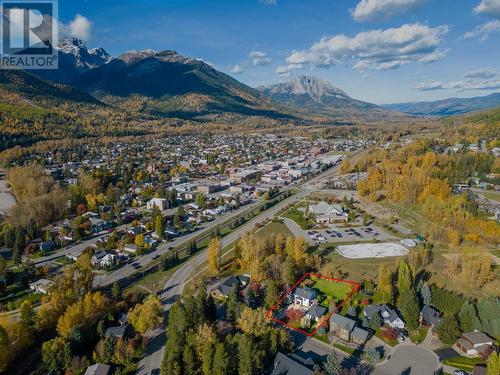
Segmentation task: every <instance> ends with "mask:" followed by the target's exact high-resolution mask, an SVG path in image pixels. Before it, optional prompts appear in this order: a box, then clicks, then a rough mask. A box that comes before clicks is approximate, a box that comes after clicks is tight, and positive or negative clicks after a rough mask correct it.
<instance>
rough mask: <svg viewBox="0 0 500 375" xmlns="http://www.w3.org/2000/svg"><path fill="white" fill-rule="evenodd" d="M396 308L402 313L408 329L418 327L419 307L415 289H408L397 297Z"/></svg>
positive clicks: (411, 329) (412, 329)
mask: <svg viewBox="0 0 500 375" xmlns="http://www.w3.org/2000/svg"><path fill="white" fill-rule="evenodd" d="M398 308H399V310H400V311H401V313H402V314H403V319H404V321H405V322H406V325H407V327H408V329H409V330H410V331H414V330H416V329H417V328H418V319H419V316H420V308H419V306H418V302H417V298H416V296H415V291H414V290H413V289H408V290H406V291H405V292H403V294H401V296H400V297H399V303H398Z"/></svg>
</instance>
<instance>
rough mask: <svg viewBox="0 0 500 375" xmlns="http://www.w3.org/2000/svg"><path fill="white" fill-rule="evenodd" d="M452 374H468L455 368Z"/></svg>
mask: <svg viewBox="0 0 500 375" xmlns="http://www.w3.org/2000/svg"><path fill="white" fill-rule="evenodd" d="M453 375H469V373H468V372H467V371H464V370H455V371H453Z"/></svg>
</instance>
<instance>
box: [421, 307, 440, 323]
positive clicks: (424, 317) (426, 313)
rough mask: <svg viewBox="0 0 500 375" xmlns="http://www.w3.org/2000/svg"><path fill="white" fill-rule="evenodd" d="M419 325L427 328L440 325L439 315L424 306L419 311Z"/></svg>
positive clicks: (432, 309)
mask: <svg viewBox="0 0 500 375" xmlns="http://www.w3.org/2000/svg"><path fill="white" fill-rule="evenodd" d="M420 323H421V324H422V325H423V326H425V327H427V328H434V327H437V326H438V325H439V323H441V314H440V313H439V312H438V311H437V310H435V309H434V308H432V307H431V306H427V305H425V306H424V307H423V308H422V311H420Z"/></svg>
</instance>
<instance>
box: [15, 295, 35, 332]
mask: <svg viewBox="0 0 500 375" xmlns="http://www.w3.org/2000/svg"><path fill="white" fill-rule="evenodd" d="M35 320H36V313H35V309H34V308H33V303H32V302H31V301H29V300H26V301H24V302H23V303H22V304H21V306H20V307H19V321H20V322H21V324H22V325H23V328H24V329H25V330H26V331H28V332H29V333H33V330H34V326H35Z"/></svg>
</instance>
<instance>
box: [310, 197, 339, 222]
mask: <svg viewBox="0 0 500 375" xmlns="http://www.w3.org/2000/svg"><path fill="white" fill-rule="evenodd" d="M309 213H311V214H313V215H314V217H315V218H316V222H317V223H318V224H328V223H345V222H347V221H348V215H347V213H346V212H345V211H344V210H343V209H342V207H340V206H339V205H331V204H329V203H326V202H325V201H322V202H319V203H318V204H311V205H309Z"/></svg>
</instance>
